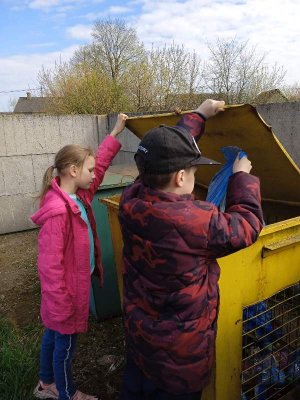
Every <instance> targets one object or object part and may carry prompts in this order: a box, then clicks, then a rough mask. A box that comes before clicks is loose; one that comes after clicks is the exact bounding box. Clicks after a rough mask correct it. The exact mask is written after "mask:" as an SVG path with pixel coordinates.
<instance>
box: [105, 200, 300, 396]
mask: <svg viewBox="0 0 300 400" xmlns="http://www.w3.org/2000/svg"><path fill="white" fill-rule="evenodd" d="M102 201H103V202H105V204H106V205H107V206H108V208H109V214H110V222H111V232H112V237H113V245H114V251H115V263H116V266H117V273H118V283H119V289H120V294H121V298H122V297H123V282H122V272H121V265H122V249H123V241H122V236H121V231H120V226H119V222H118V203H119V197H117V196H116V197H114V198H110V199H106V200H102ZM299 235H300V217H297V218H293V219H291V220H288V221H284V222H279V223H276V224H273V225H270V226H267V227H265V228H264V229H263V231H262V232H261V235H260V237H259V239H258V241H257V242H256V243H255V244H254V245H252V246H250V247H248V248H246V249H244V250H241V251H239V252H237V253H234V254H231V255H229V256H227V257H223V258H220V259H218V263H219V265H220V268H221V278H220V298H221V302H220V314H219V320H218V334H217V342H216V367H215V371H214V377H213V379H212V382H211V385H210V386H208V387H207V388H206V389H205V390H204V393H203V400H239V399H240V396H241V380H240V374H241V359H242V313H243V307H245V306H249V305H250V304H253V303H256V302H259V301H262V300H265V299H266V298H268V297H270V296H272V295H273V294H274V293H276V292H278V291H280V290H282V289H284V288H286V287H288V286H290V285H292V284H295V283H297V282H299V280H300V242H297V241H296V243H295V246H292V247H282V248H281V251H280V252H278V253H274V254H273V255H272V256H270V257H267V258H263V257H262V249H263V247H264V246H265V245H266V244H268V243H270V242H274V241H277V242H278V241H285V240H288V239H291V238H293V237H296V238H297V237H299Z"/></svg>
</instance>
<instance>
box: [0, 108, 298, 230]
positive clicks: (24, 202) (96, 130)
mask: <svg viewBox="0 0 300 400" xmlns="http://www.w3.org/2000/svg"><path fill="white" fill-rule="evenodd" d="M257 110H258V112H259V113H260V115H261V116H262V118H263V119H264V120H265V121H266V123H267V124H269V125H271V126H272V129H273V131H274V132H275V134H276V135H277V137H278V138H279V140H280V141H281V142H282V144H283V145H284V147H285V148H286V150H287V151H288V153H289V154H290V155H291V156H292V158H293V159H294V161H295V162H296V163H297V164H298V165H300V102H294V103H275V104H263V105H259V106H257ZM132 115H137V114H132ZM115 121H116V115H108V116H106V115H104V116H95V115H74V116H51V115H48V116H47V115H31V114H9V113H3V114H0V234H1V233H8V232H15V231H20V230H24V229H30V228H32V227H33V226H34V225H33V224H32V222H31V221H30V215H31V214H32V213H33V211H34V209H35V207H36V204H35V203H34V200H33V195H34V194H36V193H37V192H38V191H39V190H40V185H41V181H42V177H43V174H44V172H45V170H46V168H47V167H48V166H49V165H51V164H52V163H53V159H54V154H55V153H56V152H57V151H58V150H59V149H60V148H61V147H62V146H64V145H66V144H68V143H78V144H82V145H85V146H90V147H91V148H93V149H95V148H96V147H97V145H98V144H99V143H100V142H101V141H102V140H103V138H104V137H105V134H106V133H107V132H109V131H111V129H112V128H113V126H114V124H115ZM118 139H119V140H120V141H121V143H122V149H121V151H120V152H119V154H118V155H117V156H116V158H115V159H114V162H113V164H124V163H125V164H133V163H134V159H133V155H134V153H135V151H136V149H137V146H138V144H139V139H138V138H137V137H136V136H135V135H134V134H133V133H132V132H130V131H129V130H127V129H126V130H125V132H124V133H123V134H122V135H121V136H119V137H118Z"/></svg>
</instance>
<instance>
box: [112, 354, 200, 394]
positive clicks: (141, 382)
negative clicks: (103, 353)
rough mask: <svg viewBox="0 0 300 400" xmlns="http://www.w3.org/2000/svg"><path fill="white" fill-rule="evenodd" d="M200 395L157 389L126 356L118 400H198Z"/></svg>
mask: <svg viewBox="0 0 300 400" xmlns="http://www.w3.org/2000/svg"><path fill="white" fill-rule="evenodd" d="M201 393H202V392H197V393H189V394H181V395H175V394H171V393H168V392H165V391H164V390H162V389H159V388H158V387H157V386H155V384H154V383H153V382H151V381H150V380H149V379H148V378H146V377H145V375H144V374H143V372H142V371H141V370H140V369H139V368H138V367H137V366H136V364H135V363H134V361H133V360H132V358H131V357H130V356H129V355H128V354H127V364H126V367H125V371H124V376H123V384H122V390H121V395H120V399H119V400H200V399H201Z"/></svg>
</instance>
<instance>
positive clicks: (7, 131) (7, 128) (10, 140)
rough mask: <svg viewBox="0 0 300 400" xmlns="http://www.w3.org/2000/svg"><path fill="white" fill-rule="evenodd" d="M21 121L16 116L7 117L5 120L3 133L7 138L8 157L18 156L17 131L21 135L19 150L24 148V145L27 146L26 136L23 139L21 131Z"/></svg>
mask: <svg viewBox="0 0 300 400" xmlns="http://www.w3.org/2000/svg"><path fill="white" fill-rule="evenodd" d="M19 122H20V119H16V118H15V117H14V116H10V115H8V116H5V117H4V119H3V132H4V136H5V143H6V155H7V156H11V155H15V154H17V142H16V137H15V136H16V131H17V132H18V131H19V132H21V133H20V138H19V139H20V142H21V143H20V146H19V149H22V148H24V143H25V145H26V138H25V136H24V137H23V138H22V139H23V140H22V139H21V136H23V135H22V130H21V129H20V124H19Z"/></svg>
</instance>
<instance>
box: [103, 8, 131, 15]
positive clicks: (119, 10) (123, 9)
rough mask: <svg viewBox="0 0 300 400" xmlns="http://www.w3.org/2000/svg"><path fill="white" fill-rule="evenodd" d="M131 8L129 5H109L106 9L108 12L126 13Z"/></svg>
mask: <svg viewBox="0 0 300 400" xmlns="http://www.w3.org/2000/svg"><path fill="white" fill-rule="evenodd" d="M130 10H131V9H130V8H129V7H122V6H111V7H109V9H108V14H126V13H128V12H129V11H130Z"/></svg>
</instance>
